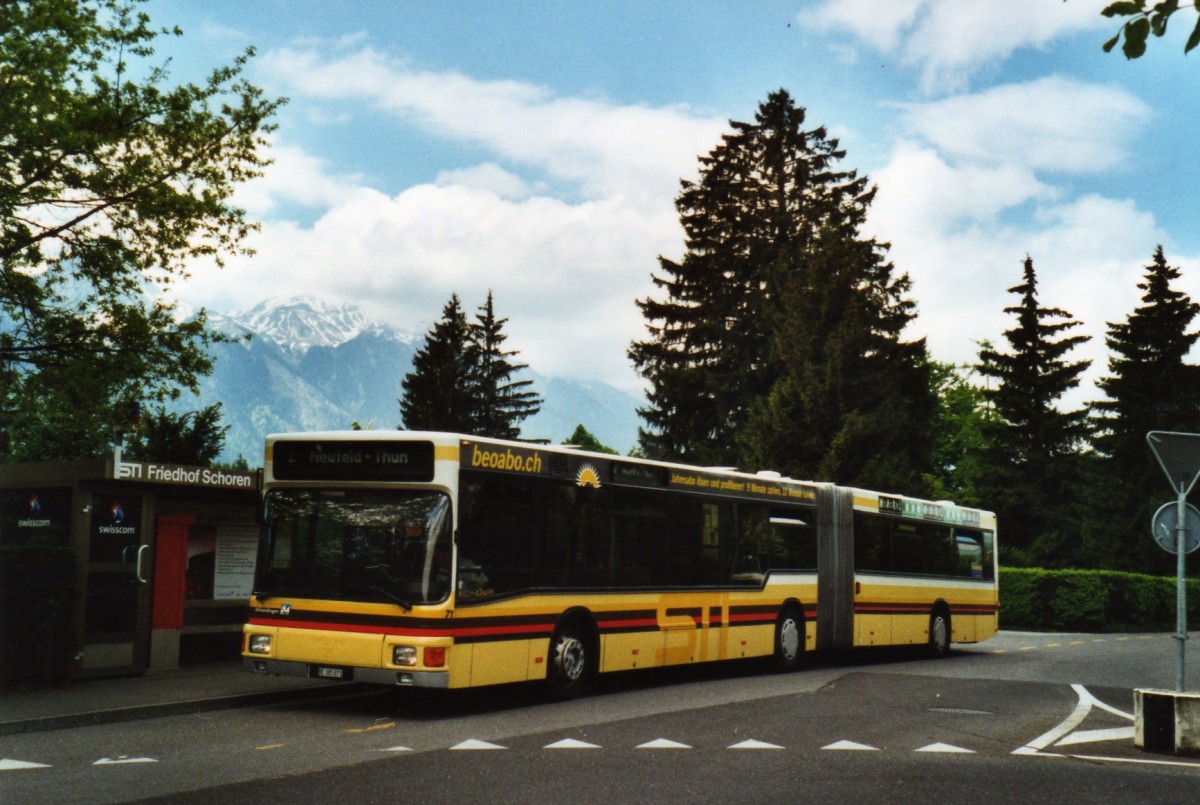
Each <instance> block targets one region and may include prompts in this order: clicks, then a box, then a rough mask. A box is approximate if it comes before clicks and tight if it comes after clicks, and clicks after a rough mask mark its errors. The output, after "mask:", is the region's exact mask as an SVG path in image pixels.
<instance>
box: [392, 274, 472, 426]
mask: <svg viewBox="0 0 1200 805" xmlns="http://www.w3.org/2000/svg"><path fill="white" fill-rule="evenodd" d="M478 365H479V360H478V356H477V347H476V346H475V343H474V341H473V339H472V337H471V327H470V325H469V324H468V323H467V316H466V314H465V313H464V312H463V309H462V305H461V303H460V302H459V299H458V294H453V295H451V297H450V301H449V302H447V303H446V306H445V307H444V308H443V309H442V318H441V319H440V320H439V321H437V322H436V323H434V325H433V327H432V328H431V329H430V331H429V332H428V333H427V334H426V336H425V343H424V344H423V345H422V346H421V348H420V349H418V350H417V352H416V354H415V355H413V370H412V371H411V372H410V373H409V374H407V375H406V376H405V377H404V380H403V381H402V383H401V385H402V387H403V389H404V396H403V397H401V399H400V416H401V419H402V420H403V423H404V425H403V426H404V427H405V428H406V429H408V430H444V431H453V432H461V433H475V432H476V430H475V429H476V412H477V410H478V402H477V400H478V393H477V392H478Z"/></svg>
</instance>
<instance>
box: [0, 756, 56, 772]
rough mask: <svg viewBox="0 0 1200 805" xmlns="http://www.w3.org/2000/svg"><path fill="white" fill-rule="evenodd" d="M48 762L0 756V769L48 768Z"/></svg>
mask: <svg viewBox="0 0 1200 805" xmlns="http://www.w3.org/2000/svg"><path fill="white" fill-rule="evenodd" d="M49 768H51V766H50V764H49V763H34V762H32V761H29V760H12V759H11V758H0V771H17V770H18V769H49Z"/></svg>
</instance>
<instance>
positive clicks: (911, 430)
mask: <svg viewBox="0 0 1200 805" xmlns="http://www.w3.org/2000/svg"><path fill="white" fill-rule="evenodd" d="M855 226H856V223H855V224H851V223H849V222H847V223H846V224H845V225H844V226H843V227H842V228H840V229H833V228H831V227H828V226H825V227H822V228H821V229H819V230H818V232H817V233H816V236H815V237H814V238H813V239H812V240H810V241H809V242H808V243H807V244H804V245H803V246H802V247H801V246H797V248H796V249H795V251H794V252H793V253H792V254H791V255H788V256H785V258H784V260H783V261H781V263H780V264H779V268H780V269H781V270H782V271H783V273H784V276H783V277H781V278H779V279H778V280H777V287H778V288H779V292H780V302H781V304H780V309H779V312H778V320H777V322H776V325H775V327H774V332H773V333H772V336H771V337H772V339H773V342H774V349H775V356H776V357H777V359H778V361H779V369H778V372H779V374H778V379H777V380H776V382H775V383H774V385H773V386H772V388H771V389H770V391H769V392H768V393H767V394H766V396H765V397H764V398H762V399H761V400H758V401H756V403H755V405H754V407H753V413H752V415H751V417H750V419H749V421H748V422H747V423H746V426H745V428H744V431H743V433H742V436H741V443H742V444H743V445H744V452H743V461H744V464H745V466H748V467H765V468H770V469H775V470H779V471H781V472H783V473H785V474H788V475H791V476H793V477H798V478H819V479H821V480H827V481H833V482H835V483H840V484H848V485H855V486H865V487H869V488H876V489H890V490H893V491H896V492H904V493H908V494H922V493H924V492H925V491H926V489H925V484H926V475H927V473H928V471H929V469H930V451H931V446H932V444H931V441H932V422H933V418H934V415H935V410H936V398H935V397H934V394H933V392H932V388H931V375H930V367H929V363H928V359H927V355H926V352H925V342H924V341H923V340H917V341H905V340H904V339H903V337H902V332H903V330H904V328H905V327H906V326H907V324H908V323H909V322H910V321H911V320H912V318H913V317H914V316H915V311H914V305H913V302H912V301H911V300H910V299H909V298H908V291H909V280H908V277H907V276H905V275H900V276H897V275H896V274H895V273H894V270H893V267H892V265H891V264H890V263H888V262H887V261H886V260H885V259H884V254H883V250H882V248H881V247H880V246H879V244H877V243H875V242H874V241H872V240H864V239H859V238H857V237H856V235H855V231H854V229H855Z"/></svg>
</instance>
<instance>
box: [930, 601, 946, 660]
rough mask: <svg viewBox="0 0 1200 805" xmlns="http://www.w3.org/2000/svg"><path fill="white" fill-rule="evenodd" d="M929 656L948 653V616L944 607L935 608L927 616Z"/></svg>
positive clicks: (940, 655)
mask: <svg viewBox="0 0 1200 805" xmlns="http://www.w3.org/2000/svg"><path fill="white" fill-rule="evenodd" d="M928 648H929V656H931V657H935V658H941V657H945V656H946V655H947V654H949V653H950V616H949V615H948V614H947V613H946V610H944V609H941V608H939V609H935V610H934V611H933V614H932V615H930V616H929V647H928Z"/></svg>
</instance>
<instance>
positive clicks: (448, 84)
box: [263, 49, 725, 203]
mask: <svg viewBox="0 0 1200 805" xmlns="http://www.w3.org/2000/svg"><path fill="white" fill-rule="evenodd" d="M263 67H264V69H267V70H269V71H272V72H273V73H275V77H276V80H277V81H280V82H282V83H283V84H284V86H285V87H286V91H287V92H288V94H292V95H297V94H299V95H304V96H307V97H310V98H316V99H326V100H331V101H332V100H336V101H344V100H352V101H363V102H366V103H369V104H371V105H373V106H375V107H376V108H379V109H382V110H384V111H385V112H388V113H390V114H392V115H394V116H395V117H396V118H397V120H400V121H404V122H405V123H410V124H415V125H417V126H419V127H421V128H423V129H425V130H426V131H428V132H430V133H435V134H436V135H437V136H438V137H442V138H447V139H450V140H455V141H459V142H464V143H471V144H474V145H477V146H482V147H484V148H486V149H488V150H489V151H491V152H492V153H494V154H496V155H497V157H499V158H500V159H502V160H506V161H509V162H511V163H514V164H515V165H519V166H523V167H527V168H533V169H536V170H539V171H543V172H545V173H546V174H547V175H548V176H549V177H551V178H553V179H556V180H562V181H568V182H571V183H574V184H575V185H577V187H578V189H579V191H580V192H582V193H584V194H585V195H587V196H589V197H592V198H602V197H607V196H610V195H618V194H619V195H633V196H635V197H638V198H640V200H641V201H642V202H643V203H644V202H645V201H647V200H651V199H652V200H654V201H655V202H657V201H658V200H659V199H661V197H662V193H663V192H664V189H666V191H667V192H669V193H672V194H673V192H674V189H675V187H676V183H677V182H678V179H679V177H680V176H685V175H690V174H694V172H695V169H696V155H698V154H701V153H705V152H707V151H708V150H709V149H710V148H711V147H712V146H713V145H714V144H715V143H716V141H717V137H718V136H719V134H720V132H721V130H722V128H723V126H724V125H725V121H724V120H719V119H713V118H701V117H697V116H695V115H691V114H689V113H688V112H687V110H686V109H684V108H682V107H665V108H652V107H647V106H638V105H619V104H614V103H609V102H605V101H602V100H594V99H583V98H569V97H558V96H556V95H555V94H554V93H553V92H551V91H550V90H549V89H547V88H545V87H539V86H534V85H530V84H526V83H521V82H517V81H480V80H476V79H473V78H470V77H468V76H464V75H462V74H460V73H454V72H448V73H431V72H420V71H413V70H411V69H409V68H408V67H406V66H405V65H404V64H402V63H401V62H399V61H397V60H394V59H389V58H387V57H385V56H383V55H382V54H380V53H378V52H376V51H374V50H371V49H364V50H361V51H359V52H357V53H353V54H349V55H346V56H344V57H342V58H331V59H326V58H324V57H323V56H322V55H320V54H319V53H317V52H316V51H314V50H282V51H275V52H272V53H270V54H267V55H266V56H265V57H264V59H263Z"/></svg>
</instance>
